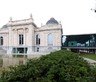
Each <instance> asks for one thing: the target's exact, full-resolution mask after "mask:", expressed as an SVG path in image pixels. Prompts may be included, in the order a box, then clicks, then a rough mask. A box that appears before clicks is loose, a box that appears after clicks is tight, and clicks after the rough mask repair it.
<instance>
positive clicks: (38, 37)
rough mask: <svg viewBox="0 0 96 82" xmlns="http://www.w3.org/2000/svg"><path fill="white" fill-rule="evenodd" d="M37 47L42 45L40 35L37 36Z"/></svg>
mask: <svg viewBox="0 0 96 82" xmlns="http://www.w3.org/2000/svg"><path fill="white" fill-rule="evenodd" d="M36 45H40V35H39V34H37V35H36Z"/></svg>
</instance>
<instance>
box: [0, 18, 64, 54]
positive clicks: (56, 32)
mask: <svg viewBox="0 0 96 82" xmlns="http://www.w3.org/2000/svg"><path fill="white" fill-rule="evenodd" d="M61 37H62V25H61V24H59V23H58V22H57V21H56V20H55V19H54V18H51V19H50V20H49V21H47V23H46V25H42V26H41V27H37V25H36V24H35V23H34V21H33V18H32V16H30V18H29V19H23V20H14V21H13V20H12V18H10V21H9V22H8V23H7V24H6V25H4V26H3V27H2V28H1V29H0V51H1V53H7V54H13V53H14V54H24V53H25V54H32V53H35V52H36V53H37V52H38V53H40V52H42V53H43V52H53V51H56V50H60V49H61Z"/></svg>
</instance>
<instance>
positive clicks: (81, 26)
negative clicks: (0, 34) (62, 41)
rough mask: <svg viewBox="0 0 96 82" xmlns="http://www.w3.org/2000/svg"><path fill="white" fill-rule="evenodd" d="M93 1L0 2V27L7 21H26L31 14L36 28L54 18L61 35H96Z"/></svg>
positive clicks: (95, 15)
mask: <svg viewBox="0 0 96 82" xmlns="http://www.w3.org/2000/svg"><path fill="white" fill-rule="evenodd" d="M95 3H96V1H95V0H0V27H2V26H3V25H4V24H6V23H7V22H8V21H9V18H10V17H12V19H13V20H19V19H20V20H21V19H27V18H29V17H30V14H31V13H32V15H33V19H34V22H35V23H36V24H37V26H41V23H43V25H44V24H45V23H46V22H47V21H48V20H49V19H50V18H51V17H54V18H55V19H56V20H57V21H61V24H62V28H63V34H64V35H66V34H84V33H96V13H94V11H91V8H93V9H94V8H95Z"/></svg>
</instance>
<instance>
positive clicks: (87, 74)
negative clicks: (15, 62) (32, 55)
mask: <svg viewBox="0 0 96 82" xmlns="http://www.w3.org/2000/svg"><path fill="white" fill-rule="evenodd" d="M95 75H96V71H95V70H94V69H93V68H92V67H91V66H90V65H89V64H88V63H87V62H86V61H85V60H83V58H81V57H79V55H78V54H75V53H73V52H70V51H57V52H53V53H50V54H48V55H46V56H42V57H40V58H38V59H31V60H29V61H28V62H27V63H26V65H20V66H17V67H11V68H10V71H3V72H2V74H1V79H0V82H95V81H96V77H95Z"/></svg>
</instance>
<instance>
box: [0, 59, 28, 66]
mask: <svg viewBox="0 0 96 82" xmlns="http://www.w3.org/2000/svg"><path fill="white" fill-rule="evenodd" d="M27 61H28V59H27V58H13V57H12V58H0V68H1V67H9V66H16V65H20V64H25V63H26V62H27Z"/></svg>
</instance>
